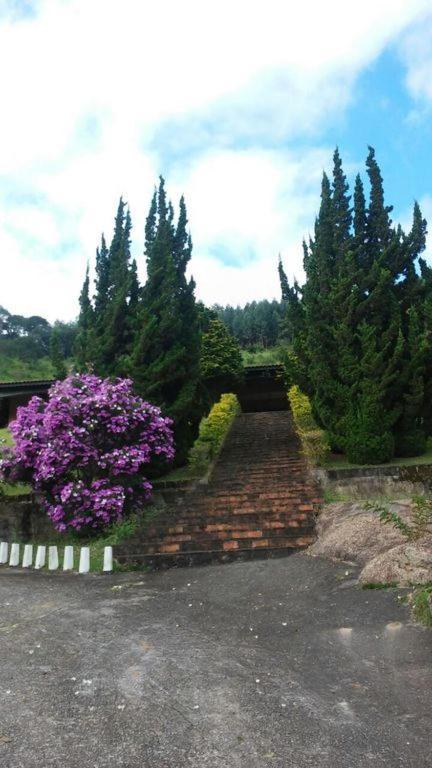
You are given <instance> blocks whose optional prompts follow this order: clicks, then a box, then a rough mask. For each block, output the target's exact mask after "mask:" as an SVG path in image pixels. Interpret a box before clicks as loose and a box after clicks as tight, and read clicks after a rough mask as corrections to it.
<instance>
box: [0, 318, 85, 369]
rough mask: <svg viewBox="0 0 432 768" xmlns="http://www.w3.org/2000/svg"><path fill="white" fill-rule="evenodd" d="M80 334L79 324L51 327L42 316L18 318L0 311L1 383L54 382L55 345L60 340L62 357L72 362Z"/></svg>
mask: <svg viewBox="0 0 432 768" xmlns="http://www.w3.org/2000/svg"><path fill="white" fill-rule="evenodd" d="M76 333H77V325H76V323H73V322H72V323H64V322H61V321H60V320H57V321H56V322H55V323H54V324H53V325H51V324H50V323H49V322H48V320H46V319H45V318H44V317H40V316H39V315H32V316H31V317H24V316H23V315H14V314H12V313H11V312H9V311H8V310H7V309H5V308H4V307H0V381H16V380H19V379H23V380H25V379H46V378H52V377H53V376H54V374H55V368H54V367H53V364H52V361H51V358H52V351H53V350H52V348H53V342H54V346H55V344H56V343H57V342H56V339H57V341H58V343H59V345H60V349H61V354H62V356H63V357H64V358H65V359H70V358H72V356H73V346H74V341H75V336H76Z"/></svg>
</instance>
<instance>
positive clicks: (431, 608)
mask: <svg viewBox="0 0 432 768" xmlns="http://www.w3.org/2000/svg"><path fill="white" fill-rule="evenodd" d="M412 607H413V614H414V618H415V619H416V620H417V621H419V622H420V623H421V624H424V625H425V627H432V585H429V586H427V587H424V588H420V589H417V590H416V591H415V592H414V594H413V598H412Z"/></svg>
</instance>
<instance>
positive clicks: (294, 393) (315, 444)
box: [288, 385, 330, 466]
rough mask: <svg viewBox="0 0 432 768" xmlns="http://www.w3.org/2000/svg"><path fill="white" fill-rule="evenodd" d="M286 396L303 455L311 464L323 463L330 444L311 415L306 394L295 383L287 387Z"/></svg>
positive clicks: (310, 407)
mask: <svg viewBox="0 0 432 768" xmlns="http://www.w3.org/2000/svg"><path fill="white" fill-rule="evenodd" d="M288 398H289V401H290V405H291V411H292V415H293V419H294V424H295V426H296V428H297V432H298V434H299V437H300V440H301V443H302V447H303V452H304V454H305V456H306V457H307V458H308V460H309V461H310V462H311V464H315V465H318V466H320V465H322V464H325V463H326V461H327V458H328V455H329V452H330V446H329V443H328V440H327V436H326V434H325V432H324V431H323V430H322V429H319V427H318V425H317V423H316V421H315V419H314V417H313V414H312V406H311V403H310V400H309V398H308V396H307V395H305V394H304V393H303V392H302V391H301V390H300V388H299V387H298V386H297V385H295V386H293V387H291V388H290V389H289V391H288Z"/></svg>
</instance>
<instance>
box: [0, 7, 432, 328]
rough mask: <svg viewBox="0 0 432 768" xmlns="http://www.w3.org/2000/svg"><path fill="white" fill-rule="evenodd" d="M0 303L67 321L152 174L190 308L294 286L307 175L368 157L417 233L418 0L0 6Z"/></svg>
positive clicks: (421, 24) (429, 39) (422, 26)
mask: <svg viewBox="0 0 432 768" xmlns="http://www.w3.org/2000/svg"><path fill="white" fill-rule="evenodd" d="M0 71H1V72H2V120H1V121H0V254H1V258H2V279H1V281H0V304H3V305H4V306H6V307H7V308H8V309H9V310H10V311H13V312H19V313H23V314H34V313H37V314H42V315H45V316H47V317H48V318H49V319H51V320H52V319H54V318H56V317H59V318H62V319H71V318H73V317H74V316H75V315H76V312H77V296H78V292H79V289H80V285H81V282H82V278H83V274H84V270H85V264H86V261H87V260H88V259H90V260H92V259H93V256H94V251H95V248H96V245H97V243H98V240H99V237H100V233H101V232H102V231H104V232H105V233H106V235H107V237H108V238H109V237H110V235H111V231H112V221H113V216H114V212H115V208H116V205H117V201H118V198H119V196H120V195H121V194H122V195H123V196H124V197H125V198H126V200H127V201H128V203H129V204H130V207H131V212H132V218H133V223H134V230H133V235H134V240H133V250H134V255H135V256H136V257H137V258H138V261H139V268H140V271H141V274H142V276H143V277H144V271H143V270H144V260H143V258H142V256H141V253H142V244H143V235H142V233H143V226H144V219H145V215H146V212H147V209H148V205H149V200H150V197H151V194H152V190H153V186H154V184H155V182H156V180H157V177H158V175H159V174H160V173H162V174H163V175H164V176H165V177H166V180H167V187H168V190H169V192H170V194H171V196H172V198H173V200H174V201H176V200H177V199H178V197H179V196H180V194H182V193H184V194H185V196H186V201H187V204H188V210H189V217H190V226H191V231H192V236H193V240H194V256H193V260H192V265H191V269H192V271H193V274H194V277H195V279H196V282H197V293H198V296H199V297H200V298H202V299H203V300H205V301H206V302H207V303H213V302H219V303H226V302H230V303H244V302H245V301H248V300H250V299H253V298H256V299H259V298H263V297H268V298H272V297H273V296H278V295H279V286H278V282H277V273H276V262H277V255H278V253H279V252H280V253H281V254H282V256H283V258H284V262H285V265H286V268H287V271H288V273H289V274H290V275H291V276H293V275H296V276H297V277H298V278H299V279H301V276H302V273H301V260H302V252H301V240H302V238H303V237H304V236H307V234H308V232H309V231H310V230H311V229H312V227H313V221H314V217H315V214H316V211H317V207H318V204H319V187H320V177H321V174H322V171H323V169H326V170H328V171H330V170H331V158H332V152H333V149H334V147H335V145H336V144H337V145H338V146H339V148H340V151H341V153H342V156H343V159H344V165H345V170H346V172H347V174H348V176H349V178H350V179H353V177H354V175H355V174H356V173H357V172H358V171H360V172H361V173H364V160H365V157H366V153H367V145H368V144H372V145H373V146H374V147H375V149H376V152H377V158H378V161H379V163H380V165H381V169H382V172H383V176H384V180H385V190H386V196H387V202H388V203H391V204H393V205H394V218H395V219H396V220H398V221H401V223H402V224H403V225H405V226H409V222H410V215H411V208H412V204H413V201H414V199H418V200H419V201H420V204H421V205H422V208H423V210H424V213H425V215H426V217H427V218H429V219H430V220H431V229H432V174H431V170H432V153H431V151H430V147H431V139H432V120H431V117H432V114H431V113H432V3H431V0H363V2H362V3H361V4H353V3H346V2H342V0H328V1H327V2H326V3H325V4H322V3H316V1H315V0H303V2H302V3H295V4H294V3H287V2H286V0H267V2H266V3H265V4H264V3H263V2H261V0H237V2H236V3H235V4H233V3H232V2H229V1H228V0H219V2H218V3H217V4H208V3H202V1H201V0H183V2H182V3H178V2H176V0H166V2H165V3H164V4H163V5H162V4H159V5H156V4H151V3H146V2H141V0H123V1H122V3H121V4H119V3H116V2H114V0H91V1H90V0H39V1H38V2H32V0H0Z"/></svg>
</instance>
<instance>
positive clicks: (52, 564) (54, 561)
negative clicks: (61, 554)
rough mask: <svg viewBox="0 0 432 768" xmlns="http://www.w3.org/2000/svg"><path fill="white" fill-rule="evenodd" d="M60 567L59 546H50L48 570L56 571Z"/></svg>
mask: <svg viewBox="0 0 432 768" xmlns="http://www.w3.org/2000/svg"><path fill="white" fill-rule="evenodd" d="M58 567H59V559H58V549H57V547H48V570H50V571H56V570H57V568H58Z"/></svg>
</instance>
